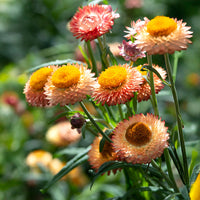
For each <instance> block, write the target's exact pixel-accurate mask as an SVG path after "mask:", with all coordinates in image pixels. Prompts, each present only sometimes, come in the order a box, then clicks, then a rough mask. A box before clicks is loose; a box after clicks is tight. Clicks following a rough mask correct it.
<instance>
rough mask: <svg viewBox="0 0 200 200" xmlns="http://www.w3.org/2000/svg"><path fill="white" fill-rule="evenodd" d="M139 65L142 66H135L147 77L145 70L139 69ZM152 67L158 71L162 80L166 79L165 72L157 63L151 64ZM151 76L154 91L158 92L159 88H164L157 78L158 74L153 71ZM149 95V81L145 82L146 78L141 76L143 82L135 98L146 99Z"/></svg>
mask: <svg viewBox="0 0 200 200" xmlns="http://www.w3.org/2000/svg"><path fill="white" fill-rule="evenodd" d="M141 67H142V66H141V65H139V66H138V67H137V70H138V71H139V72H140V73H141V75H143V76H146V78H147V72H146V71H140V70H141ZM153 68H155V69H156V70H157V71H158V72H159V74H160V75H161V77H162V78H163V79H164V80H165V79H166V74H167V73H166V71H165V70H164V69H163V68H162V67H159V66H158V65H153ZM153 78H154V88H155V93H156V94H158V93H159V92H160V90H161V89H163V88H164V84H163V83H162V81H161V80H160V78H158V76H157V75H156V74H155V73H153ZM150 96H151V87H150V85H149V83H148V82H147V80H146V79H145V78H144V77H143V83H142V85H141V87H140V89H139V90H138V94H137V100H138V102H140V101H147V100H148V99H149V98H150Z"/></svg>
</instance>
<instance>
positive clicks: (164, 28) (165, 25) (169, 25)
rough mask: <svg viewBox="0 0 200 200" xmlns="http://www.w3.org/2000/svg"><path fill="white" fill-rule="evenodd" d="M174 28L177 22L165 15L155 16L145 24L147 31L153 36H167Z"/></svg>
mask: <svg viewBox="0 0 200 200" xmlns="http://www.w3.org/2000/svg"><path fill="white" fill-rule="evenodd" d="M176 29H177V23H176V22H175V21H174V20H173V19H172V18H169V17H165V16H157V17H155V18H154V19H152V20H151V21H150V22H148V24H147V32H148V33H149V34H150V35H152V36H155V37H158V36H167V35H169V34H170V33H172V32H173V31H174V30H176Z"/></svg>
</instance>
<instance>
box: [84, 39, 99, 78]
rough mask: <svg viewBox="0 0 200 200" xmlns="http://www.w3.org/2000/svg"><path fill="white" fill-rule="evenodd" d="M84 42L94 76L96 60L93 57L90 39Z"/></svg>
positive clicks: (96, 71) (96, 72)
mask: <svg viewBox="0 0 200 200" xmlns="http://www.w3.org/2000/svg"><path fill="white" fill-rule="evenodd" d="M86 44H87V49H88V53H89V56H90V59H91V61H92V72H94V73H95V74H96V76H98V70H97V65H96V61H95V58H94V54H93V52H92V48H91V44H90V41H89V40H88V41H87V42H86Z"/></svg>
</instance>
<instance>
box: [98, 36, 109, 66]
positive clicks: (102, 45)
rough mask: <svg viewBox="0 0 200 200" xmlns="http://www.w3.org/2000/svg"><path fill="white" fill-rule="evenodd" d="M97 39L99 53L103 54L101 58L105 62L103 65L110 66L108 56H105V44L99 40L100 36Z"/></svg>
mask: <svg viewBox="0 0 200 200" xmlns="http://www.w3.org/2000/svg"><path fill="white" fill-rule="evenodd" d="M97 40H98V42H99V47H100V49H101V54H102V55H103V56H104V55H105V56H104V57H103V58H102V59H103V61H104V62H105V67H106V68H108V67H109V66H110V64H109V61H108V57H107V54H106V53H105V50H106V49H105V48H106V47H105V46H104V44H103V43H102V41H101V38H99V37H98V38H97Z"/></svg>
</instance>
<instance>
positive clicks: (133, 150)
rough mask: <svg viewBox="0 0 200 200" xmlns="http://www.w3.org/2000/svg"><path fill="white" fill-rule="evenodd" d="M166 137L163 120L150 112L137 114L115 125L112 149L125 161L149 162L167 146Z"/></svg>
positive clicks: (167, 136) (158, 155) (134, 162)
mask: <svg viewBox="0 0 200 200" xmlns="http://www.w3.org/2000/svg"><path fill="white" fill-rule="evenodd" d="M168 138H169V134H168V133H167V127H165V122H164V121H161V120H160V119H158V117H156V116H154V115H152V114H147V115H146V116H145V115H143V114H137V115H134V116H132V117H130V118H129V119H128V120H124V121H122V122H120V123H119V124H118V125H117V127H116V128H115V130H114V132H113V137H112V141H113V149H114V151H115V152H116V154H117V156H118V157H119V159H121V160H124V161H126V162H129V163H133V164H136V163H138V164H143V163H150V162H151V160H152V159H155V158H157V157H160V156H161V155H162V153H163V150H164V149H165V148H167V147H168V142H167V140H168Z"/></svg>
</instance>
